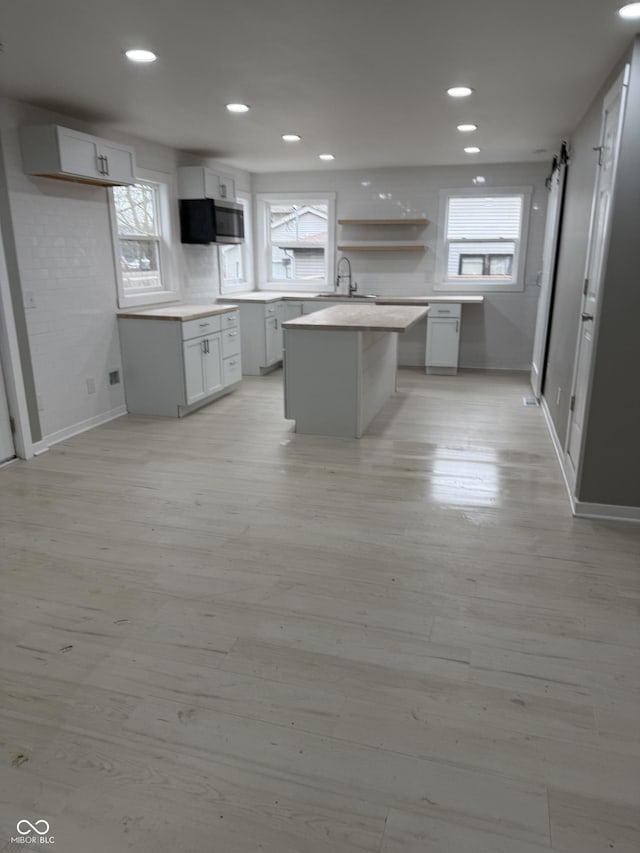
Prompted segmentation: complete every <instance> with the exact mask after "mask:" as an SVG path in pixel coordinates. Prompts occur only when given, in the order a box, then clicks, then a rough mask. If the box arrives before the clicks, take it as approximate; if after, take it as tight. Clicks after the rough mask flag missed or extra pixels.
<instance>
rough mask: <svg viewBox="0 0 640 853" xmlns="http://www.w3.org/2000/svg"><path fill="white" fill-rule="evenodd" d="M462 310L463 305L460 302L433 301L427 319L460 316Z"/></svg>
mask: <svg viewBox="0 0 640 853" xmlns="http://www.w3.org/2000/svg"><path fill="white" fill-rule="evenodd" d="M461 312H462V305H460V303H459V302H439V303H438V302H435V303H434V302H432V303H431V305H430V306H429V313H428V314H427V319H429V320H431V319H433V318H434V317H459V316H460V314H461Z"/></svg>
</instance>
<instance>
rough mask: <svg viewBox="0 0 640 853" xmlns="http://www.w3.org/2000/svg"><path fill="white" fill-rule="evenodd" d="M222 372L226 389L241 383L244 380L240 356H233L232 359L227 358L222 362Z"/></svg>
mask: <svg viewBox="0 0 640 853" xmlns="http://www.w3.org/2000/svg"><path fill="white" fill-rule="evenodd" d="M222 372H223V381H224V385H225V388H226V386H227V385H233V384H234V383H235V382H240V380H241V379H242V362H241V361H240V356H239V355H233V356H231V358H225V359H224V361H223V362H222Z"/></svg>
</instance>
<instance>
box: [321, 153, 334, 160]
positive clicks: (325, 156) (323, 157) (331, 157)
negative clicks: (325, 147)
mask: <svg viewBox="0 0 640 853" xmlns="http://www.w3.org/2000/svg"><path fill="white" fill-rule="evenodd" d="M318 157H319V158H320V159H321V160H335V159H336V158H335V156H334V155H333V154H318Z"/></svg>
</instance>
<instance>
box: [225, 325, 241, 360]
mask: <svg viewBox="0 0 640 853" xmlns="http://www.w3.org/2000/svg"><path fill="white" fill-rule="evenodd" d="M239 352H240V329H239V328H238V327H237V326H236V328H235V329H233V328H232V329H223V331H222V357H223V358H229V356H231V355H237V354H238V353H239Z"/></svg>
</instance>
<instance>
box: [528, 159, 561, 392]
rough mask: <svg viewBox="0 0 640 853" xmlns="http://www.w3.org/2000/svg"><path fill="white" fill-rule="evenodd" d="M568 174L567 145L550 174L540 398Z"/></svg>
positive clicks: (537, 340)
mask: <svg viewBox="0 0 640 853" xmlns="http://www.w3.org/2000/svg"><path fill="white" fill-rule="evenodd" d="M566 175H567V152H566V148H565V146H564V145H563V147H562V150H561V152H560V155H559V156H558V157H557V158H556V159H555V161H554V165H553V170H552V172H551V175H550V177H549V181H548V188H549V199H548V202H547V221H546V224H545V232H544V245H543V249H542V272H541V275H540V295H539V297H538V316H537V319H536V331H535V336H534V339H533V353H532V356H531V387H532V389H533V393H534V394H535V396H536V397H537V398H538V399H539V398H540V397H541V396H542V384H543V382H544V367H545V359H546V357H547V342H548V338H549V318H550V314H551V302H552V297H553V284H554V280H555V272H556V260H557V257H558V241H559V237H560V224H561V219H562V202H563V199H564V187H565V181H566Z"/></svg>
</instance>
